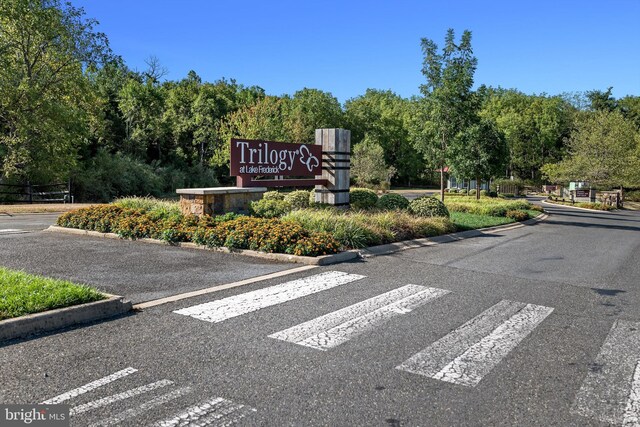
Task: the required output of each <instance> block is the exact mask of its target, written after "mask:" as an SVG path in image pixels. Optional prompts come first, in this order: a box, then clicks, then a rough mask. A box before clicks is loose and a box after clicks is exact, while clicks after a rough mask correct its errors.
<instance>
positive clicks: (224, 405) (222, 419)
mask: <svg viewBox="0 0 640 427" xmlns="http://www.w3.org/2000/svg"><path fill="white" fill-rule="evenodd" d="M252 412H255V409H254V408H250V407H248V406H245V405H240V404H238V403H234V402H232V401H230V400H227V399H223V398H222V397H217V398H215V399H212V400H210V401H209V402H206V403H204V404H202V405H197V406H192V407H190V408H188V409H186V410H185V411H183V412H181V413H179V414H177V415H175V416H174V417H173V418H170V419H167V420H164V421H160V422H159V423H156V424H155V425H154V426H155V427H183V426H190V427H198V426H226V425H231V424H233V423H235V422H236V421H238V420H239V419H241V418H244V417H245V416H247V415H249V414H250V413H252Z"/></svg>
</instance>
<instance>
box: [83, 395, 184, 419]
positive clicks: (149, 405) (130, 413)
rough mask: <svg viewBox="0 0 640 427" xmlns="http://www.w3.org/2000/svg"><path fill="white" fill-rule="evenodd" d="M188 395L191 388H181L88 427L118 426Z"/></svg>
mask: <svg viewBox="0 0 640 427" xmlns="http://www.w3.org/2000/svg"><path fill="white" fill-rule="evenodd" d="M188 393H191V387H182V388H179V389H176V390H174V391H171V392H169V393H166V394H163V395H161V396H158V397H155V398H153V399H151V400H148V401H146V402H144V403H143V404H141V405H139V406H138V407H136V408H131V409H127V410H125V411H122V412H119V413H117V414H115V415H113V416H111V417H108V418H104V419H102V420H100V421H98V422H96V423H93V424H91V425H90V427H102V426H110V425H114V424H119V423H121V422H123V421H124V420H126V419H129V418H134V417H137V416H138V415H141V414H143V413H145V412H147V411H149V410H151V409H153V408H155V407H157V406H161V405H164V404H165V403H167V402H170V401H172V400H175V399H177V398H179V397H182V396H184V395H185V394H188Z"/></svg>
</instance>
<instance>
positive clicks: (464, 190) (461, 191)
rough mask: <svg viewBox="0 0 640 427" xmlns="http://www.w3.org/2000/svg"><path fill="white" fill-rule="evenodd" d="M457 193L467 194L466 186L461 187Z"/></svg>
mask: <svg viewBox="0 0 640 427" xmlns="http://www.w3.org/2000/svg"><path fill="white" fill-rule="evenodd" d="M458 194H467V189H466V188H461V189H460V190H459V191H458Z"/></svg>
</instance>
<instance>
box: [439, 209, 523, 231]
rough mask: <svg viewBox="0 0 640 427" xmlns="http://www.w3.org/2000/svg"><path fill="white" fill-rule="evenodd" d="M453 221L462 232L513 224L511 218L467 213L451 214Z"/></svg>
mask: <svg viewBox="0 0 640 427" xmlns="http://www.w3.org/2000/svg"><path fill="white" fill-rule="evenodd" d="M451 221H453V224H454V225H455V226H456V229H458V230H460V231H464V230H475V229H476V228H485V227H495V226H496V225H504V224H511V223H512V222H515V221H514V220H513V219H511V218H506V217H503V216H488V215H478V214H472V213H466V212H451Z"/></svg>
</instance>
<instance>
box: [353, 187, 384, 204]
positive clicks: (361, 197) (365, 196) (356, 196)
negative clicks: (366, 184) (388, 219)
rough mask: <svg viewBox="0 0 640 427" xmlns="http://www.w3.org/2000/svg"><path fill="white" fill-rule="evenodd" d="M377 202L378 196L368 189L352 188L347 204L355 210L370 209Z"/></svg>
mask: <svg viewBox="0 0 640 427" xmlns="http://www.w3.org/2000/svg"><path fill="white" fill-rule="evenodd" d="M377 202H378V195H377V194H376V192H375V191H373V190H369V189H368V188H358V187H354V188H351V190H349V203H350V204H351V207H353V208H355V209H371V208H373V207H375V205H376V203H377Z"/></svg>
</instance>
